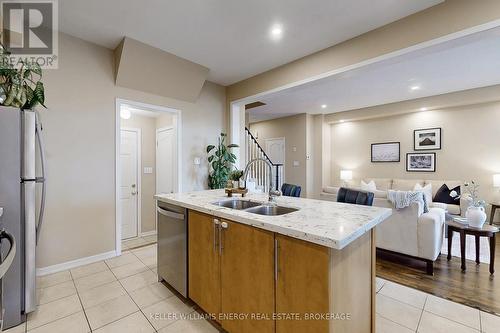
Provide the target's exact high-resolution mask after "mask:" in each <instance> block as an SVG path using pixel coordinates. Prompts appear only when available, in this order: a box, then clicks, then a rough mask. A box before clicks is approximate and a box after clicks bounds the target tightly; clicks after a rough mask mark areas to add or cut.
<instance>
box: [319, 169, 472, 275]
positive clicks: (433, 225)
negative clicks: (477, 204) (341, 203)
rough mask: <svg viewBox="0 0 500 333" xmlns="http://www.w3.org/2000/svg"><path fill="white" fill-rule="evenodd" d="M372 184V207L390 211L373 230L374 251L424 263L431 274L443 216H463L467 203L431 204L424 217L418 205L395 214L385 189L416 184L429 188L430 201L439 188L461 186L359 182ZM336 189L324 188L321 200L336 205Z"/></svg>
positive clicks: (377, 180) (351, 185)
mask: <svg viewBox="0 0 500 333" xmlns="http://www.w3.org/2000/svg"><path fill="white" fill-rule="evenodd" d="M372 180H373V181H374V182H375V184H376V187H377V189H376V190H375V191H370V192H373V193H374V194H375V198H374V200H373V205H374V206H377V207H388V208H393V215H392V216H391V217H390V218H389V219H387V220H386V221H384V222H383V223H382V224H380V225H379V226H377V229H376V230H377V233H376V235H377V237H376V242H377V248H379V249H382V250H386V251H390V252H396V253H399V254H403V255H406V256H410V257H413V258H417V259H420V260H424V261H425V262H426V263H427V273H429V274H432V273H433V263H434V261H435V260H436V258H437V257H438V256H439V253H440V252H441V246H442V243H443V238H444V222H445V212H448V213H449V214H451V215H463V214H465V211H466V209H467V207H468V202H467V200H466V199H460V204H458V205H451V204H443V203H438V202H431V203H429V212H428V213H424V207H423V205H422V204H420V203H414V204H412V205H410V206H409V207H407V208H403V209H399V210H396V209H394V207H393V205H392V203H391V202H390V201H389V200H387V191H388V190H389V189H393V190H401V191H411V190H413V189H414V187H415V184H417V183H419V184H420V185H422V186H425V185H427V184H432V185H431V186H432V197H433V198H434V196H435V195H436V192H437V190H438V189H439V188H440V187H441V185H443V184H446V185H448V187H449V188H454V187H456V186H461V185H462V184H463V182H461V181H444V180H423V179H417V180H413V179H412V180H410V179H380V178H367V179H364V180H363V181H364V182H366V183H369V182H370V181H372ZM359 184H360V181H351V182H349V183H348V184H346V186H344V187H348V188H354V189H360V185H359ZM338 189H339V186H331V187H325V188H324V189H323V192H322V193H321V198H322V199H323V200H330V201H336V200H337V191H338ZM462 193H463V191H462Z"/></svg>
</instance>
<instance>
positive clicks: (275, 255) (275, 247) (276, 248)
mask: <svg viewBox="0 0 500 333" xmlns="http://www.w3.org/2000/svg"><path fill="white" fill-rule="evenodd" d="M279 247H280V245H279V243H278V239H277V238H275V239H274V280H275V281H278V260H279Z"/></svg>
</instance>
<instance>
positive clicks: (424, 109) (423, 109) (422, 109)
mask: <svg viewBox="0 0 500 333" xmlns="http://www.w3.org/2000/svg"><path fill="white" fill-rule="evenodd" d="M427 110H429V109H428V108H425V107H424V108H420V111H427Z"/></svg>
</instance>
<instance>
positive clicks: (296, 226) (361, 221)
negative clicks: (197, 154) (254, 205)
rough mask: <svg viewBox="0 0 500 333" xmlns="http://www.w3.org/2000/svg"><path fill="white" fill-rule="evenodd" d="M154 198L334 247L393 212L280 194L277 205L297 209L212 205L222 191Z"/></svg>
mask: <svg viewBox="0 0 500 333" xmlns="http://www.w3.org/2000/svg"><path fill="white" fill-rule="evenodd" d="M155 199H157V200H159V201H162V202H166V203H169V204H173V205H177V206H181V207H185V208H187V209H192V210H196V211H198V212H202V213H206V214H210V215H213V216H216V217H219V218H223V219H228V220H231V221H235V222H240V223H243V224H247V225H251V226H254V227H257V228H261V229H264V230H269V231H272V232H276V233H279V234H283V235H286V236H290V237H294V238H297V239H302V240H305V241H308V242H311V243H315V244H319V245H323V246H327V247H330V248H333V249H337V250H341V249H343V248H344V247H346V246H347V245H349V244H350V243H351V242H353V241H354V240H356V239H357V238H359V237H360V236H362V235H363V234H364V233H366V232H368V231H369V230H371V229H372V228H374V227H375V226H376V225H377V224H379V223H381V222H382V221H384V220H385V219H387V218H388V217H389V216H390V215H391V214H392V210H391V209H389V208H380V207H367V206H359V205H352V204H344V203H338V202H331V201H323V200H313V199H304V198H293V197H284V196H282V197H277V198H276V202H277V204H278V205H280V206H285V207H293V208H296V209H299V210H298V211H296V212H292V213H289V214H285V215H280V216H264V215H257V214H253V213H249V212H245V211H241V210H236V209H231V208H225V207H220V206H217V205H214V204H212V203H213V202H216V201H221V200H229V199H230V198H228V197H227V196H226V195H225V194H224V190H209V191H198V192H186V193H172V194H157V195H155ZM233 199H237V200H242V199H243V200H250V201H256V202H266V201H267V195H266V194H261V193H259V194H253V193H249V194H247V196H246V197H245V198H241V197H239V196H238V197H233Z"/></svg>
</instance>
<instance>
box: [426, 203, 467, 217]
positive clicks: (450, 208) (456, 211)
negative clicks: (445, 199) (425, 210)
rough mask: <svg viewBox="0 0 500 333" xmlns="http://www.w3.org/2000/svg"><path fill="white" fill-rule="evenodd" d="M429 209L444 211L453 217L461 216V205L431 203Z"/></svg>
mask: <svg viewBox="0 0 500 333" xmlns="http://www.w3.org/2000/svg"><path fill="white" fill-rule="evenodd" d="M429 207H432V208H441V209H444V210H445V211H447V212H448V214H451V215H460V213H461V209H460V205H450V204H445V203H442V202H431V204H430V206H429Z"/></svg>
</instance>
